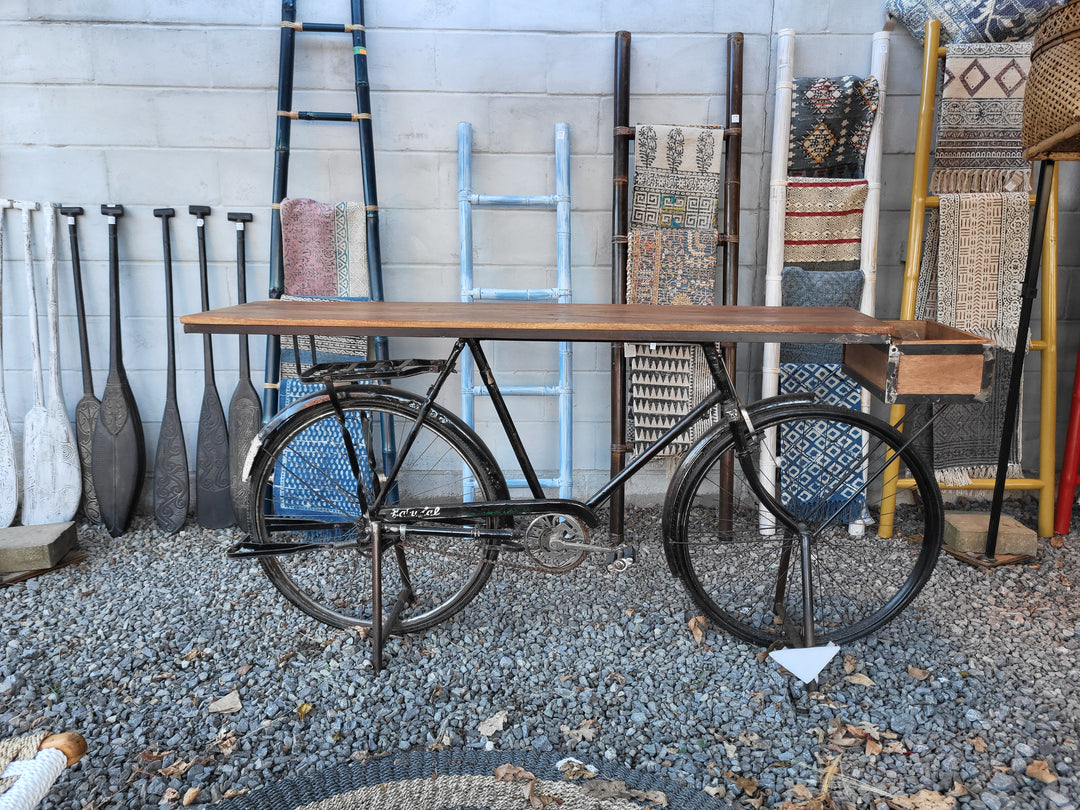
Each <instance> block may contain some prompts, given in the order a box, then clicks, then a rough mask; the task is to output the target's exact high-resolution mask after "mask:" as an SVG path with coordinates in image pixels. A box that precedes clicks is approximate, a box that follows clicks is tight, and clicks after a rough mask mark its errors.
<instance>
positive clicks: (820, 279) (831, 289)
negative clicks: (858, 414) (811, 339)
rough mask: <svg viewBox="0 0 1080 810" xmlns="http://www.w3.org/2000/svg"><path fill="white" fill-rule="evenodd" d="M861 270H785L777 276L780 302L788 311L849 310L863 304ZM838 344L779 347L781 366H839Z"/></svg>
mask: <svg viewBox="0 0 1080 810" xmlns="http://www.w3.org/2000/svg"><path fill="white" fill-rule="evenodd" d="M863 283H864V277H863V272H862V270H837V271H832V270H806V269H804V268H802V267H785V268H784V269H783V270H782V271H781V274H780V302H781V303H782V304H783V305H784V306H788V307H810V306H814V307H851V308H852V309H858V308H859V304H860V303H861V302H862V291H863ZM843 354H844V347H843V346H842V345H841V344H839V343H782V344H780V362H781V363H840V362H841V361H842V360H843Z"/></svg>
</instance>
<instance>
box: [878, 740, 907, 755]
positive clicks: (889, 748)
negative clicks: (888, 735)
mask: <svg viewBox="0 0 1080 810" xmlns="http://www.w3.org/2000/svg"><path fill="white" fill-rule="evenodd" d="M882 750H883V751H884V752H885V753H886V754H906V753H907V749H906V748H904V745H903V743H901V742H897V741H895V740H894V741H893V742H891V743H887V744H886V745H885V747H884V748H883V749H882Z"/></svg>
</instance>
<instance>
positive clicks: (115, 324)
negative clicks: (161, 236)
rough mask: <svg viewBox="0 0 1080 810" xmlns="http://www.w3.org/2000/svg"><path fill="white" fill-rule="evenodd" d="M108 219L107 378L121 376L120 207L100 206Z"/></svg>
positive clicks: (122, 212) (121, 208) (122, 365)
mask: <svg viewBox="0 0 1080 810" xmlns="http://www.w3.org/2000/svg"><path fill="white" fill-rule="evenodd" d="M101 213H102V215H104V216H107V217H108V218H109V377H110V378H112V377H113V376H114V375H117V374H122V373H123V371H122V370H123V367H124V361H123V351H122V350H121V347H120V245H119V240H118V239H117V228H116V220H117V219H118V218H119V217H122V216H123V215H124V206H122V205H102V206H101Z"/></svg>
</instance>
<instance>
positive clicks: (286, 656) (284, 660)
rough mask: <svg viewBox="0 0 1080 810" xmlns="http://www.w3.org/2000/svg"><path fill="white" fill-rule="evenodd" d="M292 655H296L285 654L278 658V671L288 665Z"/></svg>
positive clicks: (292, 653) (291, 653)
mask: <svg viewBox="0 0 1080 810" xmlns="http://www.w3.org/2000/svg"><path fill="white" fill-rule="evenodd" d="M294 655H296V653H294V652H287V653H285V654H284V655H282V656H280V657H279V658H278V660H277V665H278V669H282V668H284V666H285V665H286V664H287V663H289V659H290V658H292V657H293V656H294Z"/></svg>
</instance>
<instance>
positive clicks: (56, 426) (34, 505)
mask: <svg viewBox="0 0 1080 810" xmlns="http://www.w3.org/2000/svg"><path fill="white" fill-rule="evenodd" d="M15 207H16V208H18V209H20V210H21V211H22V221H23V237H24V239H23V246H24V259H25V264H26V286H27V316H28V318H29V327H30V329H29V333H30V355H31V361H32V364H33V365H32V374H33V388H34V404H33V406H32V407H31V408H30V410H29V411H28V412H27V414H26V418H25V420H24V421H23V500H22V522H23V525H24V526H39V525H41V524H44V523H63V522H66V521H68V520H71V518H72V517H74V515H75V510H76V509H78V506H79V498H80V497H81V495H82V484H81V483H80V478H81V474H80V472H79V454H78V451H77V450H76V449H75V436H74V434H73V433H72V431H71V425H70V424H69V423H68V421H67V413H66V411H65V410H64V406H63V404H62V403H57V402H56V400H57V393H58V391H57V389H58V386H59V382H60V370H59V368H58V367H57V365H58V356H57V354H58V346H59V339H58V336H57V334H56V331H55V330H52V329H50V330H49V336H50V341H49V350H50V355H51V358H52V361H53V368H54V370H55V373H54V374H53V375H52V376H51V384H50V388H49V394H50V397H49V399H50V403H49V407H46V406H45V388H44V385H43V383H42V366H41V340H40V336H39V330H38V307H37V290H36V287H37V285H36V284H35V283H34V259H33V255H32V251H31V248H30V242H31V236H30V212H31V211H36V210H38V209H39V206H38V204H37V203H34V202H16V203H15ZM44 213H45V249H46V263H47V264H48V268H49V278H50V283H49V293H50V296H49V303H50V307H49V308H50V310H51V311H50V316H53V315H55V306H56V305H55V299H54V298H53V296H54V295H55V290H56V283H55V273H56V212H55V210H54V209H53V207H52V205H50V204H48V203H46V204H45V211H44ZM49 320H50V322H53V321H54V320H55V319H54V317H50V319H49Z"/></svg>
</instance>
